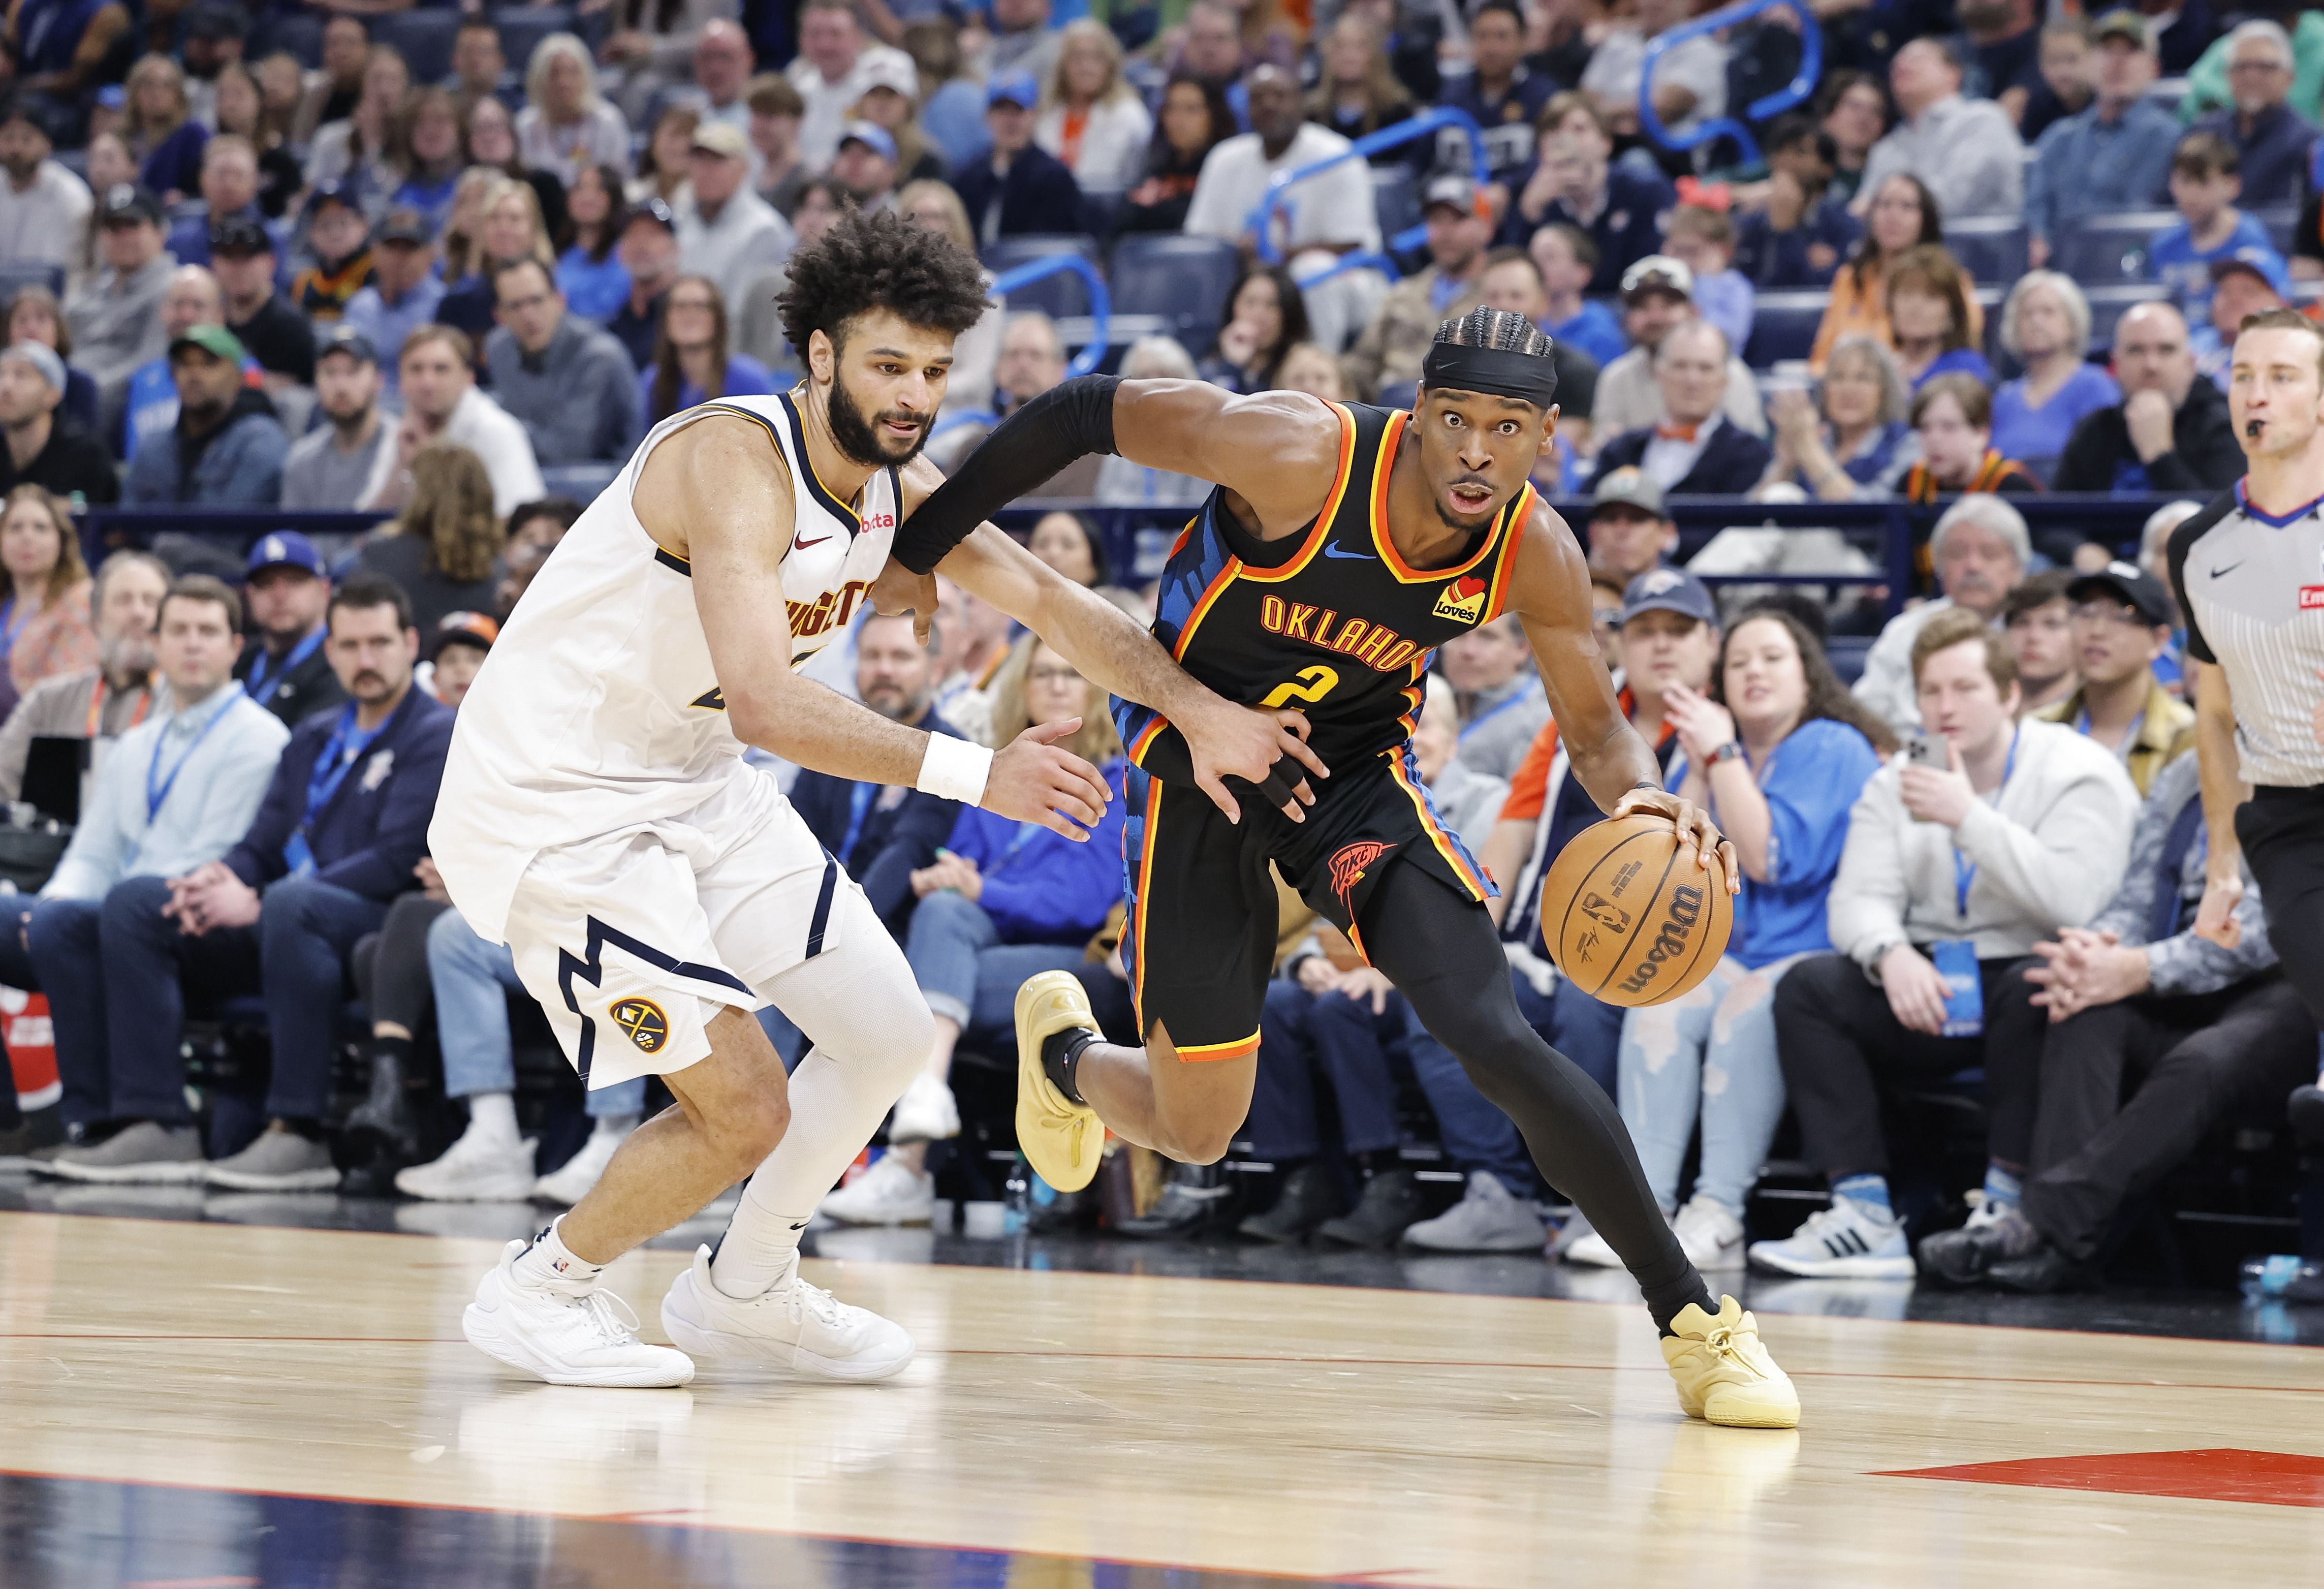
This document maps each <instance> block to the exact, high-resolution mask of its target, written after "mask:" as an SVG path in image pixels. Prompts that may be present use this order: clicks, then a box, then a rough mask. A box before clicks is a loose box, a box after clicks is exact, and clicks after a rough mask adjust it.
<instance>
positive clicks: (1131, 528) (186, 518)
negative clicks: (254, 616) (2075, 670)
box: [81, 495, 2188, 612]
mask: <svg viewBox="0 0 2324 1589" xmlns="http://www.w3.org/2000/svg"><path fill="white" fill-rule="evenodd" d="M2185 500H2188V498H2186V497H2185V496H2183V495H2158V496H2080V495H2076V496H2067V495H2048V496H2019V497H2012V498H2011V499H2010V503H2011V505H2012V506H2014V507H2015V508H2016V509H2017V510H2018V512H2019V513H2023V514H2024V517H2025V522H2026V525H2027V527H2028V528H2029V529H2030V530H2031V531H2033V535H2034V537H2035V539H2036V540H2039V539H2040V538H2041V536H2042V535H2043V532H2044V531H2053V530H2065V531H2072V532H2074V533H2076V534H2079V535H2081V536H2083V537H2086V538H2087V539H2089V540H2095V541H2098V542H2100V543H2102V544H2104V545H2107V546H2110V547H2114V548H2116V549H2117V550H2120V551H2122V552H2124V553H2125V554H2126V555H2132V556H2135V553H2136V551H2137V544H2138V537H2139V532H2140V531H2142V530H2143V529H2144V526H2145V523H2146V520H2147V516H2148V515H2149V514H2151V513H2153V511H2154V510H2155V509H2156V508H2159V507H2161V506H2163V504H2164V503H2170V502H2180V501H2185ZM1552 505H1553V506H1554V507H1555V508H1556V509H1557V511H1558V512H1559V513H1561V514H1562V515H1563V517H1564V519H1565V522H1567V523H1568V524H1570V525H1572V528H1573V531H1574V533H1575V534H1576V535H1577V536H1584V537H1586V535H1587V533H1588V532H1587V530H1586V529H1585V526H1586V525H1587V524H1588V522H1589V519H1590V504H1589V503H1587V502H1584V501H1571V502H1558V503H1553V504H1552ZM1948 505H1950V504H1949V503H1928V504H1918V503H1904V502H1803V503H1765V502H1752V501H1749V500H1748V499H1746V498H1742V497H1731V496H1679V497H1673V498H1672V499H1671V501H1670V506H1669V512H1670V515H1671V518H1672V519H1673V520H1674V522H1676V523H1677V525H1678V527H1679V546H1680V554H1681V556H1682V557H1683V558H1686V557H1692V556H1693V555H1694V554H1695V553H1696V552H1697V551H1699V550H1701V549H1702V547H1703V546H1704V544H1706V543H1707V542H1708V541H1709V540H1711V537H1712V536H1714V535H1716V534H1717V533H1718V532H1719V531H1721V530H1728V529H1769V528H1773V529H1819V530H1838V531H1841V532H1842V533H1843V534H1846V535H1849V537H1851V538H1852V539H1854V540H1860V541H1862V542H1863V543H1864V545H1865V547H1866V549H1867V551H1868V552H1870V553H1871V554H1872V556H1873V560H1874V562H1875V564H1876V565H1877V571H1876V572H1873V573H1869V574H1864V573H1844V572H1840V571H1836V570H1831V571H1825V572H1821V573H1818V572H1813V571H1806V572H1786V573H1738V574H1719V575H1708V576H1705V580H1706V583H1709V584H1711V585H1822V586H1837V585H1852V586H1874V585H1877V586H1883V587H1886V592H1887V595H1886V604H1887V607H1888V610H1889V611H1891V612H1895V611H1897V610H1899V609H1901V608H1902V606H1903V605H1904V601H1905V599H1906V598H1907V597H1908V596H1912V595H1913V594H1914V592H1915V590H1916V588H1917V587H1918V585H1919V577H1918V575H1917V572H1916V570H1915V567H1914V559H1915V553H1916V549H1917V548H1919V547H1920V546H1921V545H1923V543H1925V542H1926V541H1927V540H1928V538H1929V532H1930V531H1931V530H1932V529H1933V528H1934V526H1935V524H1936V522H1937V518H1938V516H1939V515H1940V514H1941V513H1943V511H1944V509H1945V507H1946V506H1948ZM1061 509H1062V510H1065V511H1067V512H1072V513H1082V514H1084V515H1086V516H1087V517H1088V518H1089V519H1090V520H1091V521H1092V522H1093V523H1094V524H1096V526H1097V528H1098V533H1099V536H1100V538H1101V540H1102V541H1103V543H1104V546H1105V550H1106V559H1107V561H1108V563H1109V565H1110V566H1111V567H1112V568H1118V569H1123V570H1130V571H1132V572H1131V577H1132V578H1135V579H1138V580H1145V579H1151V578H1153V577H1156V576H1157V574H1158V573H1159V572H1160V569H1161V566H1162V562H1163V559H1164V558H1165V557H1167V553H1168V550H1169V546H1170V543H1171V541H1173V540H1176V537H1177V534H1178V531H1180V530H1182V529H1184V528H1185V525H1186V524H1187V522H1189V520H1190V519H1191V518H1192V517H1193V512H1194V511H1193V510H1192V509H1188V508H1184V507H1176V508H1173V507H1146V506H1139V507H1111V506H1106V505H1103V504H1100V503H1086V502H1073V501H1064V500H1060V501H1057V502H1047V503H1028V504H1026V505H1022V506H1018V507H1011V508H1008V509H1005V510H1004V511H1003V512H1002V513H1001V514H1000V515H999V518H1000V522H1001V524H1002V526H1003V527H1004V528H1007V529H1010V530H1029V529H1031V528H1032V526H1033V523H1034V522H1035V521H1036V520H1037V519H1039V518H1040V517H1041V515H1042V514H1044V513H1056V512H1058V511H1059V510H1061ZM384 517H386V515H384V514H381V513H281V512H272V513H268V512H259V513H248V512H242V511H238V510H219V511H204V510H201V509H191V508H182V507H168V508H124V507H109V508H92V509H90V510H88V512H87V513H84V514H83V515H82V519H81V535H82V541H83V550H84V551H85V552H86V554H87V556H88V559H89V565H90V567H92V568H94V567H95V566H96V565H97V561H98V560H99V559H102V558H103V557H104V556H105V555H106V553H107V552H109V551H114V550H119V549H120V548H122V547H125V546H135V547H146V546H151V545H152V542H153V540H154V539H155V537H157V536H161V535H185V536H191V537H193V538H195V539H196V540H200V541H203V542H206V543H208V544H209V545H211V546H214V547H216V548H217V551H218V552H219V553H220V554H221V556H222V557H224V558H227V559H232V560H233V561H234V562H235V563H237V564H238V563H239V562H240V560H241V558H242V555H243V553H244V551H245V550H246V549H247V548H248V547H249V546H250V544H251V543H252V542H253V541H255V540H257V539H258V538H259V537H260V536H262V535H265V534H268V533H271V532H272V531H280V530H297V531H301V532H303V533H305V534H307V535H309V536H313V537H316V538H318V540H321V541H322V542H323V544H324V545H325V546H326V547H327V548H335V547H340V546H343V545H345V544H346V542H348V541H350V540H352V539H353V538H354V537H355V536H357V535H360V534H362V533H363V532H364V531H367V530H370V529H371V528H372V527H374V525H376V524H378V523H380V522H381V521H382V520H383V518H384ZM1585 544H1586V541H1585ZM326 555H330V554H329V553H328V552H327V553H326Z"/></svg>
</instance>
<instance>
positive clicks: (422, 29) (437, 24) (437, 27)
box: [371, 9, 461, 83]
mask: <svg viewBox="0 0 2324 1589" xmlns="http://www.w3.org/2000/svg"><path fill="white" fill-rule="evenodd" d="M460 15H461V14H460V13H459V12H458V11H456V10H435V9H430V10H425V11H391V12H387V13H385V14H382V15H378V16H374V17H373V18H372V19H371V37H372V42H373V43H374V44H385V45H387V46H388V47H389V48H391V49H392V50H394V51H396V52H397V53H398V54H400V55H401V56H402V57H403V63H404V64H405V65H406V66H408V67H410V69H411V80H412V81H413V82H415V83H432V82H435V81H437V80H438V79H440V78H443V77H446V76H447V75H448V74H449V73H450V72H451V70H452V40H453V36H454V35H455V34H457V33H458V32H459V31H460Z"/></svg>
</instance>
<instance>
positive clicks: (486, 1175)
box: [395, 1132, 539, 1203]
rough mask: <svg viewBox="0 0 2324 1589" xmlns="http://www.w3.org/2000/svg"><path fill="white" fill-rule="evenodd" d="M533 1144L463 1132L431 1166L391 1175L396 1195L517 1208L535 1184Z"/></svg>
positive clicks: (413, 1167) (438, 1201) (442, 1201)
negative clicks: (501, 1204)
mask: <svg viewBox="0 0 2324 1589" xmlns="http://www.w3.org/2000/svg"><path fill="white" fill-rule="evenodd" d="M532 1150H533V1141H532V1139H531V1138H530V1137H527V1138H526V1139H525V1140H524V1141H521V1142H512V1141H508V1140H507V1139H506V1138H504V1137H498V1136H493V1135H492V1134H490V1133H488V1132H462V1133H461V1134H460V1140H459V1141H457V1142H455V1143H453V1144H452V1145H451V1146H450V1147H449V1148H447V1149H445V1150H444V1156H443V1157H442V1158H441V1159H437V1160H436V1162H434V1163H433V1164H415V1165H412V1166H411V1167H410V1169H399V1170H397V1171H396V1172H395V1189H396V1190H397V1191H399V1192H401V1193H402V1194H403V1195H404V1196H407V1197H424V1198H426V1199H427V1200H428V1201H429V1202H431V1203H521V1202H523V1201H524V1200H525V1199H526V1198H528V1197H530V1196H532V1183H533V1182H534V1181H535V1180H537V1179H539V1177H538V1176H536V1175H535V1174H534V1173H533V1169H532Z"/></svg>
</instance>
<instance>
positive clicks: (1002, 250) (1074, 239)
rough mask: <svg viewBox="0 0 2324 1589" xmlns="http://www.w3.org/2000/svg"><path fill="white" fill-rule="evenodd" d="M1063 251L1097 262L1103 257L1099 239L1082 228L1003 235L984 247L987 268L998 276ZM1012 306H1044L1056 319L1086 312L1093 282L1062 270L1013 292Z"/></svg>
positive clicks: (1043, 308)
mask: <svg viewBox="0 0 2324 1589" xmlns="http://www.w3.org/2000/svg"><path fill="white" fill-rule="evenodd" d="M1053 254H1080V255H1081V256H1082V257H1083V258H1084V259H1085V260H1087V261H1089V263H1091V264H1093V265H1094V264H1096V263H1098V260H1099V255H1098V251H1097V239H1096V238H1094V237H1092V236H1087V235H1086V234H1084V233H1081V232H1059V233H1055V234H1028V235H1027V236H1021V237H1003V238H1001V240H1000V241H999V242H998V243H995V244H993V245H991V247H989V248H987V249H985V250H984V251H983V260H984V268H985V269H986V270H988V271H991V273H993V274H994V275H996V276H998V275H1002V274H1005V273H1008V272H1010V271H1012V270H1015V269H1016V268H1017V267H1018V266H1019V265H1021V264H1029V263H1032V262H1033V261H1035V260H1037V259H1047V258H1048V257H1050V256H1051V255H1053ZM1009 307H1010V309H1041V310H1043V311H1045V312H1046V313H1047V315H1048V316H1049V318H1050V319H1065V318H1066V317H1067V316H1069V315H1085V314H1087V313H1089V312H1090V294H1089V283H1088V282H1084V281H1083V280H1082V279H1081V278H1080V277H1079V276H1077V275H1075V274H1074V273H1072V272H1070V271H1059V272H1058V273H1056V274H1055V275H1052V276H1044V277H1042V278H1041V279H1040V280H1039V281H1037V282H1029V283H1028V284H1027V285H1025V286H1022V287H1019V288H1018V289H1017V290H1016V291H1013V292H1011V293H1010V294H1009Z"/></svg>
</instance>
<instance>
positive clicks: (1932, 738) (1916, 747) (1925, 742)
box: [1904, 734, 1953, 772]
mask: <svg viewBox="0 0 2324 1589" xmlns="http://www.w3.org/2000/svg"><path fill="white" fill-rule="evenodd" d="M1904 754H1905V755H1906V756H1907V757H1908V758H1910V760H1911V761H1912V763H1913V765H1914V766H1915V767H1933V768H1934V769H1936V770H1937V771H1940V772H1950V771H1952V765H1953V757H1952V749H1951V747H1950V745H1948V744H1946V743H1945V736H1944V735H1943V734H1907V735H1905V737H1904Z"/></svg>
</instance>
